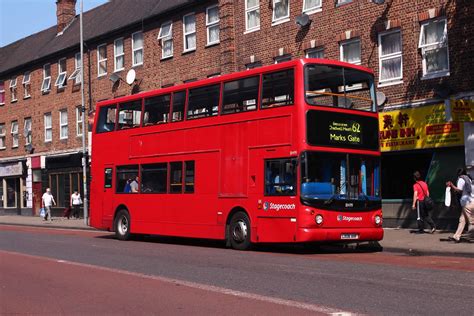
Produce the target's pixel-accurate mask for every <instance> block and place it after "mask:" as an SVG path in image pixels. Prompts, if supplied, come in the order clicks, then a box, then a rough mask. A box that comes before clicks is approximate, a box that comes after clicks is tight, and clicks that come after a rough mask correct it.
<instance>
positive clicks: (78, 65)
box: [68, 53, 82, 85]
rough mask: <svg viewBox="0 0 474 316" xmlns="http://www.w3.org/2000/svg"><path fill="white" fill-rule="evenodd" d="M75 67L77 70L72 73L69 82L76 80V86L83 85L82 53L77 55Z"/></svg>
mask: <svg viewBox="0 0 474 316" xmlns="http://www.w3.org/2000/svg"><path fill="white" fill-rule="evenodd" d="M74 66H75V69H74V71H73V72H72V74H71V75H70V76H69V79H68V80H74V84H75V85H77V84H81V80H82V77H81V76H82V72H81V67H82V65H81V53H76V55H74Z"/></svg>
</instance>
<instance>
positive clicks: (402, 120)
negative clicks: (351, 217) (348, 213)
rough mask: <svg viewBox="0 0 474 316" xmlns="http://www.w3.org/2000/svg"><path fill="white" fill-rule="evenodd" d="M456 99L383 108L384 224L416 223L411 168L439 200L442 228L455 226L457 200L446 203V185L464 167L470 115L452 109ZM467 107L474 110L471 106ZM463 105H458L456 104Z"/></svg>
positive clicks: (437, 217)
mask: <svg viewBox="0 0 474 316" xmlns="http://www.w3.org/2000/svg"><path fill="white" fill-rule="evenodd" d="M456 104H459V102H458V103H456V101H455V100H448V101H447V102H441V103H435V104H430V105H424V106H419V107H411V108H400V109H397V110H392V111H386V112H381V113H380V116H379V128H380V135H379V139H380V147H381V151H382V197H383V212H384V223H385V226H386V227H416V212H414V211H412V209H411V203H412V198H413V183H414V182H413V172H414V171H416V170H418V171H420V172H421V174H422V177H423V178H425V180H426V182H427V183H428V186H429V189H430V195H431V197H432V198H433V199H434V200H435V202H436V207H435V209H434V211H433V218H434V219H435V222H436V223H437V225H438V227H439V228H445V229H454V228H455V227H456V226H457V222H458V218H459V210H458V207H457V204H456V201H454V203H453V205H452V206H451V207H446V206H445V205H444V198H445V189H446V186H445V183H446V181H448V180H451V181H454V180H455V179H456V170H457V168H460V167H466V152H467V151H466V148H465V139H466V135H465V130H469V127H470V125H471V124H472V118H471V116H470V115H471V114H468V115H466V114H467V113H469V112H466V111H464V110H463V111H464V114H465V115H464V116H463V117H460V116H457V115H456V114H455V112H456V111H453V110H454V108H455V105H456ZM467 108H468V109H470V111H472V105H471V104H469V105H468V107H467ZM457 109H458V110H459V109H460V108H459V107H458V108H457Z"/></svg>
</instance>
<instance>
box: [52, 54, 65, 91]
mask: <svg viewBox="0 0 474 316" xmlns="http://www.w3.org/2000/svg"><path fill="white" fill-rule="evenodd" d="M66 78H67V68H66V58H61V59H60V60H59V61H58V78H57V79H56V82H55V83H54V86H56V87H58V88H59V89H61V88H64V86H65V85H66V83H67V81H66Z"/></svg>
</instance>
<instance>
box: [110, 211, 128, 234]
mask: <svg viewBox="0 0 474 316" xmlns="http://www.w3.org/2000/svg"><path fill="white" fill-rule="evenodd" d="M114 227H115V236H117V239H119V240H129V239H130V214H128V211H127V210H120V211H118V213H117V216H116V217H115V225H114Z"/></svg>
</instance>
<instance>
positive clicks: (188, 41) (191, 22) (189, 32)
mask: <svg viewBox="0 0 474 316" xmlns="http://www.w3.org/2000/svg"><path fill="white" fill-rule="evenodd" d="M183 30H184V32H183V35H184V51H185V52H188V51H192V50H195V49H196V17H195V16H194V13H190V14H187V15H185V16H184V17H183Z"/></svg>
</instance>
